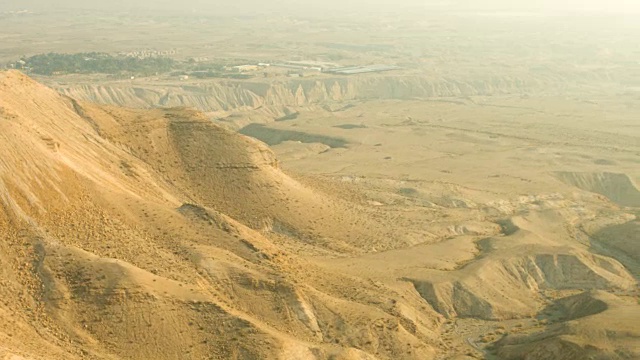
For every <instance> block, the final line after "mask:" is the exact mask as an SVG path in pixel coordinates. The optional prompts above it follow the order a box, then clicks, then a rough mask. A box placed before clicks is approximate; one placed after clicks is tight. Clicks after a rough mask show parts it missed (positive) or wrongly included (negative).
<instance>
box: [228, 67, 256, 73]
mask: <svg viewBox="0 0 640 360" xmlns="http://www.w3.org/2000/svg"><path fill="white" fill-rule="evenodd" d="M232 69H233V71H235V72H248V71H256V70H258V65H238V66H234V67H233V68H232Z"/></svg>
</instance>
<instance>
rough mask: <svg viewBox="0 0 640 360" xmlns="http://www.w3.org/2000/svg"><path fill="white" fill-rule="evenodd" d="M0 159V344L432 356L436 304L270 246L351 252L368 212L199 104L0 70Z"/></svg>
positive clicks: (20, 352) (169, 353)
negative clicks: (116, 102) (428, 307)
mask: <svg viewBox="0 0 640 360" xmlns="http://www.w3.org/2000/svg"><path fill="white" fill-rule="evenodd" d="M0 154H2V156H1V157H0V204H1V205H2V208H1V210H0V229H1V233H0V235H1V241H0V262H1V263H2V264H3V265H2V267H1V270H0V283H1V285H2V286H0V298H1V299H2V301H0V319H1V320H0V357H7V356H8V357H11V356H15V357H16V358H27V359H79V358H83V359H121V358H122V359H178V358H180V359H203V358H211V359H236V358H237V359H249V358H274V359H276V358H283V359H307V358H329V357H334V358H339V359H368V358H371V359H373V358H394V359H396V358H415V359H424V358H429V357H431V356H432V355H433V353H434V346H433V345H434V344H436V343H437V340H436V333H435V329H436V327H437V324H438V317H437V316H436V315H435V313H433V312H432V313H429V312H425V313H423V314H415V313H412V312H407V311H401V310H399V309H401V308H408V309H415V308H418V307H419V306H420V303H421V300H420V298H419V297H417V296H416V297H414V298H410V299H406V300H404V301H403V302H402V303H400V302H397V301H395V300H393V301H392V299H393V298H398V297H399V296H398V295H397V293H395V292H394V290H390V289H385V288H384V287H381V285H379V284H377V285H376V284H373V283H371V282H368V281H365V280H360V279H358V278H355V277H348V276H344V275H342V274H339V273H336V272H331V271H330V270H327V269H321V268H319V267H317V266H316V265H313V264H311V263H308V262H307V261H305V260H304V259H301V258H299V257H297V256H296V255H295V254H294V253H292V252H290V251H288V250H286V248H282V247H279V246H277V244H276V243H274V242H273V241H274V240H278V239H283V238H288V239H295V240H296V241H297V242H299V243H301V244H303V245H305V246H309V247H312V248H317V249H318V251H324V252H330V253H331V252H338V253H345V254H347V253H362V252H366V251H368V247H370V246H372V245H371V244H372V243H376V242H380V241H381V239H384V238H386V237H387V236H388V233H389V230H387V228H386V227H385V224H383V223H380V222H379V221H374V220H373V219H372V218H371V217H370V216H369V215H367V213H366V212H365V211H359V210H360V208H359V207H360V205H358V204H355V203H351V202H349V201H347V200H344V199H339V198H337V197H334V196H332V195H330V194H327V193H325V192H322V191H319V190H316V189H314V188H312V187H309V186H307V185H305V184H304V183H301V182H300V181H297V180H295V179H293V178H291V177H289V176H287V175H286V174H284V173H283V172H282V171H281V170H279V168H278V162H277V160H276V159H275V157H274V155H273V153H272V152H271V151H270V150H269V149H268V148H267V147H266V146H265V145H263V144H262V143H259V142H257V141H255V140H252V139H249V138H247V137H244V136H241V135H237V134H235V133H231V132H229V131H226V130H223V129H221V128H219V127H216V126H215V125H213V124H212V123H210V122H209V121H207V120H205V119H204V118H203V116H201V115H200V114H198V113H194V112H192V111H189V110H183V109H174V110H152V111H135V110H125V109H119V108H110V107H98V106H95V105H90V104H83V103H79V102H76V101H75V100H72V99H70V98H67V97H65V96H61V95H59V94H58V93H56V92H55V91H53V90H51V89H48V88H46V87H44V86H42V85H39V84H37V83H36V82H34V81H32V80H31V79H29V78H27V77H26V76H24V75H22V74H20V73H18V72H5V73H1V74H0ZM394 241H395V242H396V243H397V244H398V245H402V241H403V240H402V239H395V240H394ZM387 243H390V244H393V241H391V242H389V241H387ZM401 304H403V306H402V307H401V306H400V305H401Z"/></svg>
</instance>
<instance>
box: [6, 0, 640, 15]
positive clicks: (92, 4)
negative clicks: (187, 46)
mask: <svg viewBox="0 0 640 360" xmlns="http://www.w3.org/2000/svg"><path fill="white" fill-rule="evenodd" d="M56 7H58V8H59V7H74V8H83V9H89V8H94V9H101V10H106V9H109V10H118V9H119V10H128V9H131V8H137V9H149V10H152V9H156V10H172V11H194V10H195V11H206V12H207V13H220V14H223V13H234V14H242V13H243V12H247V13H252V14H255V13H257V12H258V13H259V12H261V11H265V12H274V11H275V12H282V13H286V12H288V11H290V12H292V13H298V12H300V11H304V10H305V9H309V10H313V11H318V10H324V11H323V13H327V14H331V13H332V12H338V11H341V10H342V9H348V10H349V11H353V10H354V9H361V10H362V11H363V12H380V11H389V10H399V9H402V8H412V9H416V8H418V9H420V8H424V9H433V8H438V9H442V10H447V9H450V10H471V11H509V12H531V11H534V12H541V11H542V12H567V11H571V12H585V11H589V12H593V11H600V12H605V11H606V12H615V13H631V12H634V13H637V12H640V0H316V1H310V0H231V1H230V0H180V1H176V0H2V1H0V9H2V10H16V9H31V10H39V9H44V8H49V9H50V8H56Z"/></svg>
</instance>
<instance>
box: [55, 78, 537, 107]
mask: <svg viewBox="0 0 640 360" xmlns="http://www.w3.org/2000/svg"><path fill="white" fill-rule="evenodd" d="M540 88H541V86H540V84H537V83H536V82H535V81H532V82H528V81H526V80H522V79H515V78H513V79H512V78H502V79H498V78H488V79H485V80H478V81H474V82H465V81H454V80H447V79H434V78H427V77H416V76H368V77H357V78H335V79H331V78H329V79H304V80H291V81H280V82H275V83H258V82H256V83H251V82H233V81H220V82H208V83H206V84H194V85H187V86H184V85H180V84H165V85H163V86H162V87H153V86H148V85H140V86H137V85H132V84H107V85H90V84H87V85H76V86H65V87H60V88H59V89H58V90H60V92H62V93H63V94H65V95H69V96H71V97H73V98H76V99H82V100H88V101H92V102H97V103H101V104H111V105H120V106H127V107H138V108H150V107H158V106H164V107H173V106H187V107H193V108H196V109H199V110H202V111H208V112H210V111H221V110H234V109H237V110H242V109H255V108H259V107H261V106H266V107H273V108H275V109H277V108H282V107H283V106H292V107H295V106H306V105H313V104H322V103H327V102H329V103H330V102H340V101H348V100H365V99H414V98H427V97H448V96H473V95H492V94H493V95H497V94H502V93H505V94H506V93H527V92H535V91H538V90H539V89H540ZM547 91H548V87H547Z"/></svg>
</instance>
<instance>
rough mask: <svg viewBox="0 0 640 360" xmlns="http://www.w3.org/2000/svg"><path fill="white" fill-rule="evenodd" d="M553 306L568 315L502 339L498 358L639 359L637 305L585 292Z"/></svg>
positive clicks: (535, 359) (526, 359)
mask: <svg viewBox="0 0 640 360" xmlns="http://www.w3.org/2000/svg"><path fill="white" fill-rule="evenodd" d="M554 305H555V307H557V308H560V309H561V310H564V312H565V313H566V314H567V317H566V318H565V319H564V320H563V321H560V322H558V323H556V324H552V325H549V326H548V327H547V328H546V329H544V330H543V331H540V332H537V333H533V334H529V335H509V336H506V337H504V338H503V339H501V340H500V341H498V342H497V343H496V344H495V348H496V350H497V354H498V356H500V358H501V359H507V360H509V359H525V360H538V359H540V360H542V359H562V360H573V359H575V360H578V359H636V358H638V357H639V356H640V345H639V344H638V340H637V339H638V337H639V336H640V333H639V332H638V330H637V324H638V321H640V313H639V312H638V311H637V304H633V302H631V301H626V300H621V299H619V298H617V297H615V296H613V295H610V294H607V293H604V292H587V293H582V294H579V295H576V296H572V297H569V298H565V299H561V300H559V301H558V302H557V303H556V304H554ZM585 309H587V310H590V311H587V312H585ZM587 339H588V340H587Z"/></svg>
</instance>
